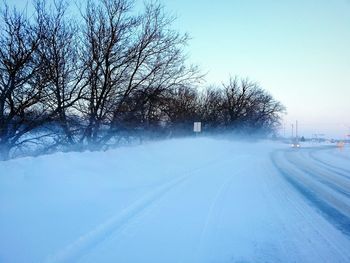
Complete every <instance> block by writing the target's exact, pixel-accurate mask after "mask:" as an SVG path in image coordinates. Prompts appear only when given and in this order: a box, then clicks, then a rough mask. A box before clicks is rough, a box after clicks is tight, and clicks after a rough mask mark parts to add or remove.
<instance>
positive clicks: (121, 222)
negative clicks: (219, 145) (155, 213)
mask: <svg viewBox="0 0 350 263" xmlns="http://www.w3.org/2000/svg"><path fill="white" fill-rule="evenodd" d="M223 156H225V155H223ZM223 156H217V158H214V159H213V160H212V161H210V162H208V163H207V164H205V165H202V166H201V167H199V168H194V169H192V170H190V171H188V172H186V173H185V175H184V176H181V177H179V178H176V179H174V180H171V181H169V182H166V183H164V184H162V185H161V186H159V187H158V188H157V189H156V190H154V191H151V192H149V193H146V194H145V195H144V196H143V197H141V198H140V199H138V200H137V201H135V202H134V203H133V204H132V205H130V206H128V207H127V208H125V209H124V210H122V211H121V212H120V213H118V214H117V215H115V216H113V217H111V218H109V219H108V220H106V221H105V222H104V223H102V224H100V225H98V226H96V227H95V228H94V229H92V230H91V231H90V232H88V233H86V234H84V235H82V236H80V237H79V238H78V239H76V240H75V241H74V242H72V243H71V244H69V245H68V246H66V247H65V248H64V249H62V250H61V251H58V252H57V253H56V254H54V255H49V256H48V258H47V259H46V261H45V262H47V263H67V262H77V261H78V260H79V259H80V258H81V257H82V256H84V254H87V253H88V252H89V251H90V250H91V249H93V248H95V247H96V246H97V245H98V244H100V243H101V242H103V241H104V240H106V239H107V238H108V237H109V236H111V235H112V234H113V233H114V232H115V231H117V230H118V229H120V228H121V227H124V226H125V225H127V224H128V222H129V221H130V220H131V219H132V218H134V217H135V216H137V215H139V214H140V213H142V212H143V211H145V210H146V209H147V208H148V207H149V206H151V205H152V204H153V203H154V202H156V201H157V200H159V199H160V198H162V196H164V195H165V194H166V193H168V192H169V191H170V190H172V189H173V188H175V187H176V186H178V185H180V184H182V183H183V182H184V181H187V179H189V178H190V177H192V176H193V175H195V174H196V173H198V172H199V171H201V170H203V169H207V168H208V167H209V166H213V165H216V164H217V163H218V162H222V161H223V160H222V159H220V158H222V157H223Z"/></svg>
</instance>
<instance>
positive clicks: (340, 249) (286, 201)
mask: <svg viewBox="0 0 350 263" xmlns="http://www.w3.org/2000/svg"><path fill="white" fill-rule="evenodd" d="M263 168H264V170H265V174H266V177H263V178H264V179H265V180H263V181H265V182H264V185H265V191H266V192H267V193H268V196H269V195H271V194H272V195H273V196H274V197H275V200H277V201H278V203H279V204H280V205H281V207H282V209H289V208H294V209H293V210H294V211H295V212H296V215H297V216H298V217H300V218H303V220H298V218H296V220H297V222H303V224H306V225H305V226H303V225H300V224H294V223H293V224H290V223H289V220H290V218H287V219H286V218H284V214H285V213H281V212H280V210H279V209H278V208H277V209H276V207H275V206H272V207H271V208H272V210H273V211H274V214H275V217H276V218H278V221H279V222H280V225H281V226H282V229H283V231H284V232H285V233H286V234H285V241H284V246H286V247H285V248H284V249H285V250H284V251H285V253H286V254H290V253H294V254H293V256H292V257H291V258H293V259H295V260H296V261H292V262H302V261H305V262H327V259H328V260H329V258H328V257H327V258H323V257H322V258H320V257H321V255H320V253H317V251H316V250H315V245H317V244H319V242H318V239H308V243H309V244H310V247H309V249H307V248H306V247H300V246H299V245H300V239H301V240H303V239H304V238H305V236H306V235H305V229H311V230H312V231H313V232H314V233H315V234H316V235H317V236H318V237H319V238H320V239H322V240H323V241H324V243H325V244H326V245H327V246H328V247H329V248H331V249H332V251H333V252H332V253H334V254H333V258H332V260H334V262H348V261H350V257H349V256H348V254H347V253H344V251H347V249H348V248H347V247H346V246H344V244H343V243H342V242H339V241H338V238H337V236H335V237H334V235H329V230H328V231H327V227H328V226H327V225H326V226H324V225H322V226H323V227H321V228H318V227H316V226H319V224H320V222H319V218H317V214H316V217H315V214H313V213H310V211H309V209H310V206H309V205H308V203H304V202H303V200H302V199H299V198H303V196H300V197H299V198H296V197H295V194H298V193H296V192H295V188H294V187H293V186H292V185H290V184H289V182H288V181H285V180H284V178H283V177H280V178H278V177H277V176H279V172H278V170H277V173H276V172H275V170H270V169H271V168H270V166H269V165H268V166H265V167H264V166H263ZM274 168H275V167H274ZM282 180H283V181H282ZM285 184H288V185H285ZM271 187H273V188H271ZM311 209H313V208H312V207H311ZM321 216H322V215H321ZM285 222H287V223H288V224H286V223H285ZM327 222H328V221H327ZM332 225H333V224H332ZM315 241H316V242H315ZM320 249H322V248H320ZM323 249H327V248H323ZM327 250H328V251H329V249H327ZM297 251H298V253H295V252H297ZM337 259H338V260H337Z"/></svg>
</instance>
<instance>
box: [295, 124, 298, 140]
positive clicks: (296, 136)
mask: <svg viewBox="0 0 350 263" xmlns="http://www.w3.org/2000/svg"><path fill="white" fill-rule="evenodd" d="M295 138H296V139H297V140H298V121H295Z"/></svg>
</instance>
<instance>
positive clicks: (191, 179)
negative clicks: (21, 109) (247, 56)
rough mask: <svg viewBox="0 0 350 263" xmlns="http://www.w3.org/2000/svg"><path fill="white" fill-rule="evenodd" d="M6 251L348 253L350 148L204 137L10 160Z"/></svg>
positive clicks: (25, 257)
mask: <svg viewBox="0 0 350 263" xmlns="http://www.w3.org/2000/svg"><path fill="white" fill-rule="evenodd" d="M0 262H87V263H88V262H123V263H127V262H130V263H135V262H138V263H139V262H140V263H142V262H152V263H157V262H159V263H164V262H169V263H171V262H194V263H196V262H220V263H221V262H350V151H349V149H347V148H345V149H343V150H339V149H337V148H335V147H312V148H304V149H290V148H289V147H288V146H286V145H284V144H280V143H277V142H274V143H272V142H254V143H250V142H237V141H230V140H217V139H209V138H196V139H176V140H169V141H163V142H154V143H147V144H144V145H140V146H135V147H123V148H119V149H116V150H111V151H107V152H85V153H57V154H53V155H47V156H41V157H37V158H21V159H16V160H11V161H7V162H1V163H0Z"/></svg>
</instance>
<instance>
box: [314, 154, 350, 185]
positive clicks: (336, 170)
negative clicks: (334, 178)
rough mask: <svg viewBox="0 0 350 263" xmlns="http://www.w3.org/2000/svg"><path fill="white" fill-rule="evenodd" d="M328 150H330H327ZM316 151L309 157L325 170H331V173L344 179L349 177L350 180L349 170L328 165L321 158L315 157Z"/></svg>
mask: <svg viewBox="0 0 350 263" xmlns="http://www.w3.org/2000/svg"><path fill="white" fill-rule="evenodd" d="M327 149H328V148H327ZM315 153H316V151H310V152H309V156H310V158H311V159H312V160H314V161H316V162H317V163H319V164H321V165H322V166H323V167H324V168H326V169H327V170H329V171H330V172H333V173H336V174H339V175H342V176H344V177H347V178H348V179H350V170H347V169H345V168H342V167H338V166H336V165H332V164H330V163H327V162H325V161H323V160H321V159H320V158H318V157H316V156H315Z"/></svg>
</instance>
